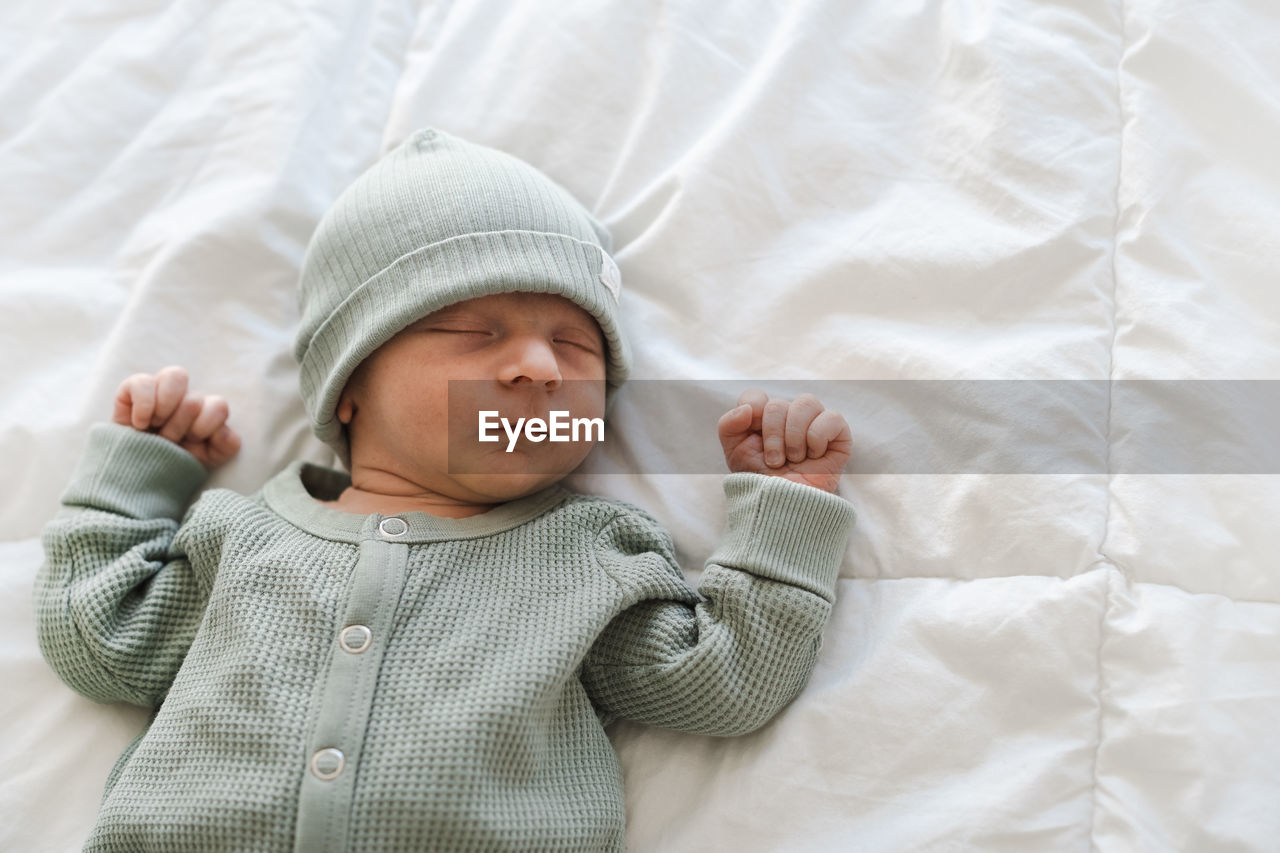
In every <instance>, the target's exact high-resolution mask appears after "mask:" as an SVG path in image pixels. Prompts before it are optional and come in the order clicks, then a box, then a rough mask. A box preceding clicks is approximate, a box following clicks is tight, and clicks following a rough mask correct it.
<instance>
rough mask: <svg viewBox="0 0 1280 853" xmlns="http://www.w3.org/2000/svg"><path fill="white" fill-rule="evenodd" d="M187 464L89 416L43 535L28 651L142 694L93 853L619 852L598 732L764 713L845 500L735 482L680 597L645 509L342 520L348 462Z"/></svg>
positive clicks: (615, 780)
mask: <svg viewBox="0 0 1280 853" xmlns="http://www.w3.org/2000/svg"><path fill="white" fill-rule="evenodd" d="M205 477H206V472H205V470H204V468H203V467H202V466H201V465H200V463H199V462H197V461H196V459H195V458H194V457H192V456H191V455H190V454H188V453H187V452H186V451H185V450H183V449H181V448H180V447H178V446H177V445H175V444H172V443H170V442H168V441H167V440H165V439H162V438H160V437H158V436H156V435H152V434H148V433H143V432H137V431H134V430H132V429H130V428H128V427H124V426H119V425H116V424H97V425H95V426H94V427H93V428H92V429H91V431H90V435H89V443H88V447H87V450H86V452H85V454H84V455H83V456H82V457H81V459H80V460H79V462H78V465H77V468H76V470H75V473H74V475H73V478H72V482H71V484H70V485H69V486H68V488H67V490H66V492H65V493H64V494H63V497H62V507H61V509H60V510H59V512H58V515H57V516H56V517H55V518H54V519H53V520H51V521H50V522H49V523H48V524H47V525H46V527H45V531H44V540H43V541H44V547H45V555H46V558H45V562H44V563H43V565H42V566H41V568H40V570H39V573H38V575H37V579H36V590H35V592H36V595H35V599H36V607H37V613H36V617H37V618H36V623H37V628H38V633H39V641H40V648H41V650H42V652H43V654H44V656H45V658H46V660H48V662H49V663H50V665H51V666H52V667H53V669H54V670H55V671H56V672H57V673H58V675H59V676H60V677H61V678H62V679H63V681H65V682H66V683H67V684H68V685H69V686H70V687H72V688H73V689H74V690H76V691H77V692H79V693H81V694H83V695H84V696H87V697H89V698H90V699H93V700H95V701H98V702H127V703H131V704H136V705H142V706H145V707H150V708H152V709H154V712H153V715H152V718H151V721H150V723H149V726H148V728H147V729H146V730H145V731H144V732H143V733H142V734H141V735H139V737H138V738H137V739H135V740H134V741H133V743H131V744H130V745H129V747H128V748H127V749H126V750H125V752H124V753H123V754H122V755H121V757H120V759H119V760H118V761H117V762H116V765H115V767H114V768H113V770H112V771H111V774H110V776H109V778H108V780H107V784H106V789H105V791H104V794H103V798H102V802H101V806H100V811H99V815H98V819H97V822H96V824H95V826H94V829H93V832H92V835H91V837H90V838H89V839H88V841H87V842H86V844H85V849H86V850H93V851H131V853H137V851H166V853H180V851H209V850H237V851H281V853H284V851H307V853H315V851H330V850H333V851H338V850H359V851H408V850H436V851H454V850H471V851H481V850H483V851H498V850H556V851H561V850H582V851H588V850H589V851H600V850H621V849H623V845H624V811H623V797H622V780H621V774H620V770H619V766H618V763H617V757H616V755H615V753H614V751H613V749H612V746H611V744H610V742H609V739H608V737H607V735H606V733H605V729H604V726H605V725H607V724H608V723H609V722H611V721H612V720H614V719H616V718H620V717H621V718H627V719H632V720H636V721H639V722H644V723H650V724H653V725H657V726H666V727H671V728H676V729H682V730H685V731H690V732H700V733H705V734H712V735H733V734H739V733H744V732H748V731H751V730H753V729H755V728H757V727H759V726H761V725H763V724H764V723H765V722H767V721H768V720H769V719H770V718H772V717H773V716H774V715H775V714H776V713H777V712H778V711H779V710H780V709H782V708H783V707H784V706H785V705H786V704H787V703H788V702H790V701H791V700H792V699H793V698H794V697H795V696H796V695H797V693H798V692H799V691H800V690H801V688H802V687H803V685H804V684H805V682H806V681H807V680H808V678H809V675H810V672H811V669H812V667H813V665H814V662H815V659H816V656H817V651H818V647H819V643H820V639H821V632H822V630H823V626H824V624H825V622H826V620H827V617H828V614H829V612H830V608H831V604H832V601H833V598H834V590H835V583H836V575H837V571H838V569H839V566H840V562H841V558H842V555H843V552H844V546H845V543H846V541H847V537H848V534H849V531H850V529H851V526H852V524H853V522H854V513H853V508H852V506H851V505H850V504H849V503H848V501H846V500H845V499H843V498H841V497H839V496H837V495H833V494H830V493H827V492H823V491H820V490H818V489H814V488H811V487H809V486H805V485H801V484H797V483H792V482H789V481H787V480H783V479H781V478H778V477H772V476H768V475H764V474H755V473H734V474H729V475H727V476H726V477H725V478H724V493H725V499H726V509H727V523H726V529H725V533H724V537H723V539H722V540H721V542H720V544H719V545H718V546H717V548H716V549H715V551H714V552H713V553H712V555H711V556H710V557H709V558H708V560H707V563H706V564H705V566H704V572H703V575H702V580H701V584H700V586H699V589H698V591H697V592H695V591H694V590H692V589H691V588H690V587H689V586H688V585H687V583H686V581H685V579H684V576H683V573H682V572H681V570H680V567H679V565H678V564H677V563H676V560H675V555H674V551H673V546H672V541H671V538H670V536H669V534H668V533H667V532H666V531H665V530H663V529H662V528H661V527H660V525H659V524H658V523H657V522H656V521H655V520H654V519H653V518H652V517H651V516H650V515H649V514H647V513H646V512H645V511H644V510H642V509H640V508H638V507H635V506H633V505H631V504H629V503H626V502H624V501H619V500H617V499H612V498H604V497H597V496H590V495H582V494H577V493H574V492H571V491H568V490H567V489H565V488H563V487H562V486H560V485H559V484H554V485H552V486H549V487H547V488H545V489H543V490H542V491H539V492H535V493H533V494H531V495H528V496H526V497H524V498H520V499H518V500H514V501H510V502H508V503H506V504H502V505H500V506H498V507H495V508H494V509H491V510H489V511H488V512H485V513H482V514H480V515H476V516H471V517H469V518H464V519H447V518H437V517H435V516H431V515H428V514H426V513H422V512H412V513H405V514H404V515H401V516H383V515H380V514H371V515H368V516H364V515H356V514H350V513H344V512H340V511H337V510H334V509H332V508H330V507H327V506H325V505H323V504H322V503H320V501H319V500H317V498H319V499H322V500H323V499H331V498H333V497H336V495H337V494H338V493H339V492H340V491H341V489H342V488H344V487H345V486H346V485H347V484H348V483H349V479H348V478H347V476H346V475H345V474H343V473H341V472H339V471H336V470H332V469H328V468H322V467H318V466H314V465H311V464H307V463H301V462H298V463H294V464H293V465H291V466H290V467H288V468H287V469H285V470H284V471H283V472H281V473H280V474H278V475H276V476H275V477H273V478H272V479H271V480H269V481H268V482H267V484H266V485H265V486H264V487H263V489H262V490H261V491H260V492H258V493H255V494H254V495H251V496H247V497H246V496H242V495H240V494H237V493H235V492H233V491H229V490H226V489H211V490H208V491H205V492H204V493H203V494H202V495H200V497H199V499H198V500H196V501H195V502H194V503H191V499H192V497H193V495H195V494H196V492H197V491H198V490H199V489H200V487H201V485H202V484H203V482H204V480H205ZM188 504H190V507H189V508H187V506H188Z"/></svg>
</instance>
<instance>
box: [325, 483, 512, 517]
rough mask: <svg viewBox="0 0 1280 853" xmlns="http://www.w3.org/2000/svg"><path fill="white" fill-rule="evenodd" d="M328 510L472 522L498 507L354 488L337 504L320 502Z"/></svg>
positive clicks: (343, 494)
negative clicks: (413, 514) (422, 515)
mask: <svg viewBox="0 0 1280 853" xmlns="http://www.w3.org/2000/svg"><path fill="white" fill-rule="evenodd" d="M320 503H322V504H324V505H325V506H327V507H330V508H332V509H336V510H340V511H342V512H350V513H354V514H356V515H369V514H370V513H375V512H376V513H380V514H382V515H401V514H402V513H406V512H425V513H428V514H430V515H435V516H440V517H442V518H469V517H470V516H473V515H479V514H480V513H482V512H488V511H489V510H491V509H493V508H494V507H495V506H496V504H466V503H457V502H445V503H437V502H433V501H431V500H429V499H422V498H409V497H399V496H396V495H379V494H375V493H371V492H364V491H361V490H359V489H357V488H355V487H350V488H348V489H346V490H345V491H343V493H342V494H340V495H338V498H337V500H332V501H320Z"/></svg>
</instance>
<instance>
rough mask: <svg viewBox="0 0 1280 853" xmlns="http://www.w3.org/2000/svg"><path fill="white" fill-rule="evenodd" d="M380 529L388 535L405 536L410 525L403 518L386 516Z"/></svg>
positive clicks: (379, 526)
mask: <svg viewBox="0 0 1280 853" xmlns="http://www.w3.org/2000/svg"><path fill="white" fill-rule="evenodd" d="M378 529H379V530H381V531H382V532H383V534H384V535H386V536H403V535H405V533H407V532H408V531H409V525H408V523H407V522H406V521H405V520H404V519H403V518H384V519H382V523H381V524H379V525H378Z"/></svg>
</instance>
